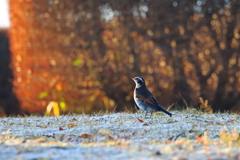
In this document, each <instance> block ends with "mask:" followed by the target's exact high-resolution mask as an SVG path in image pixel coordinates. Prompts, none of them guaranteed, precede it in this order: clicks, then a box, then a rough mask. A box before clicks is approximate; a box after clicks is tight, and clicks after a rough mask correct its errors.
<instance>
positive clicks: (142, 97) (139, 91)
mask: <svg viewBox="0 0 240 160" xmlns="http://www.w3.org/2000/svg"><path fill="white" fill-rule="evenodd" d="M131 79H132V80H133V81H134V82H135V83H136V87H135V89H134V95H133V98H134V101H135V103H136V104H137V106H138V107H139V108H140V109H141V110H143V111H145V118H146V116H147V112H151V115H150V118H151V116H152V113H153V112H154V111H162V112H164V113H166V114H168V115H169V116H170V117H171V116H172V113H170V112H168V111H166V110H165V109H164V108H163V107H162V106H161V105H160V104H159V103H158V101H157V99H156V98H155V97H154V96H153V95H152V93H151V92H150V91H149V90H148V89H147V87H146V84H145V81H144V79H143V78H141V77H131Z"/></svg>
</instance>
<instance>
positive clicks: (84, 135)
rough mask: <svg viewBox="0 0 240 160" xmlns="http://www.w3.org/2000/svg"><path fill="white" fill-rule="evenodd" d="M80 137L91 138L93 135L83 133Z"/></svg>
mask: <svg viewBox="0 0 240 160" xmlns="http://www.w3.org/2000/svg"><path fill="white" fill-rule="evenodd" d="M80 137H81V138H90V137H92V135H91V134H82V135H81V136H80Z"/></svg>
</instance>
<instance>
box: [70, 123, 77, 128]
mask: <svg viewBox="0 0 240 160" xmlns="http://www.w3.org/2000/svg"><path fill="white" fill-rule="evenodd" d="M76 126H77V125H76V124H75V123H71V124H69V125H68V128H73V127H76Z"/></svg>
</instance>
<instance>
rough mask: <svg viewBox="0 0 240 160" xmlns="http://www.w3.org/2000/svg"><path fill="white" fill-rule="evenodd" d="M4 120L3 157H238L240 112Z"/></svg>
mask: <svg viewBox="0 0 240 160" xmlns="http://www.w3.org/2000/svg"><path fill="white" fill-rule="evenodd" d="M173 113H174V115H173V116H172V117H169V116H168V115H165V114H162V113H156V114H155V115H154V116H153V118H152V119H145V118H143V114H132V113H116V114H96V115H91V116H89V115H69V116H58V117H34V116H32V117H25V118H16V117H8V118H1V119H0V124H1V127H0V129H1V132H0V133H1V136H0V142H1V144H0V159H59V158H60V159H83V158H84V159H93V158H94V159H149V158H153V159H201V160H202V159H239V158H240V136H239V132H240V125H239V119H240V116H239V115H233V114H227V113H225V114H222V113H219V114H206V113H203V112H199V111H196V110H186V111H173Z"/></svg>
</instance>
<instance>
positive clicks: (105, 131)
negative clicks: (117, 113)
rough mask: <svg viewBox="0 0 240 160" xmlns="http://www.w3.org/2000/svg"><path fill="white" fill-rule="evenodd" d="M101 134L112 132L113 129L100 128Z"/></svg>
mask: <svg viewBox="0 0 240 160" xmlns="http://www.w3.org/2000/svg"><path fill="white" fill-rule="evenodd" d="M98 133H99V134H111V131H110V130H108V129H100V130H99V131H98Z"/></svg>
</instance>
